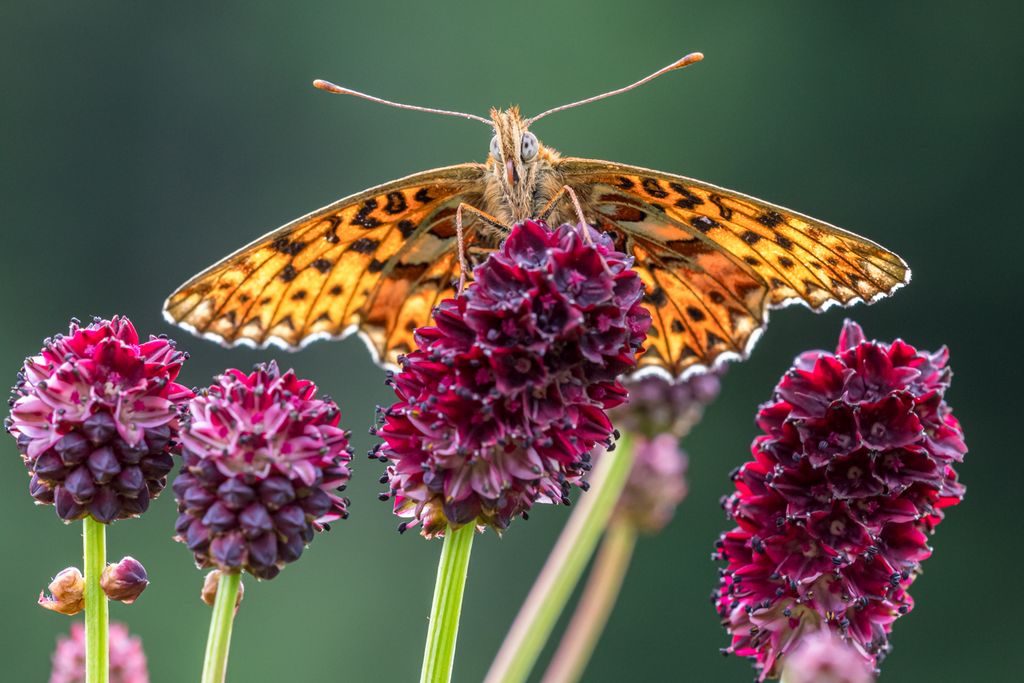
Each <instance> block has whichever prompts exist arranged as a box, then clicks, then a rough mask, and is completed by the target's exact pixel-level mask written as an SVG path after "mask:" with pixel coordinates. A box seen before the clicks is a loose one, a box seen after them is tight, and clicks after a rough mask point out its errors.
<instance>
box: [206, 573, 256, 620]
mask: <svg viewBox="0 0 1024 683" xmlns="http://www.w3.org/2000/svg"><path fill="white" fill-rule="evenodd" d="M220 575H221V571H220V570H219V569H214V570H213V571H212V572H210V573H209V574H207V575H206V578H205V579H204V580H203V592H202V593H201V594H200V597H201V598H202V599H203V602H205V603H206V604H207V605H209V606H210V607H213V603H214V602H215V601H216V600H217V586H219V585H220ZM244 594H245V584H244V583H242V582H241V581H239V582H238V596H237V597H236V598H235V611H236V612H237V611H238V606H239V605H241V604H242V596H243V595H244Z"/></svg>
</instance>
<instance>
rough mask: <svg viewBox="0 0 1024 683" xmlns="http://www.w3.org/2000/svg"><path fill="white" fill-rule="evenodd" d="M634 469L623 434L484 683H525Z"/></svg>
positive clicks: (605, 458)
mask: <svg viewBox="0 0 1024 683" xmlns="http://www.w3.org/2000/svg"><path fill="white" fill-rule="evenodd" d="M632 465H633V444H632V441H631V439H630V438H629V435H628V434H624V435H623V438H622V439H620V440H619V444H618V448H616V449H615V450H614V451H612V452H609V453H605V454H604V455H602V456H601V457H600V458H599V459H598V461H597V466H596V467H595V468H594V472H593V475H592V476H591V479H590V485H591V490H590V492H589V493H587V494H585V495H583V496H580V499H579V501H578V503H577V507H576V509H575V511H574V512H573V513H572V515H571V516H570V517H569V521H568V522H567V523H566V525H565V528H564V529H562V533H561V535H560V536H559V537H558V540H557V541H556V542H555V549H554V550H553V551H552V552H551V554H550V555H549V556H548V559H547V561H546V562H545V563H544V568H543V569H541V572H540V576H538V577H537V581H536V582H535V583H534V584H533V588H531V589H530V594H529V595H528V596H527V598H526V602H524V603H523V606H522V607H521V608H520V609H519V614H517V615H516V620H515V621H514V622H513V623H512V628H511V629H510V630H509V632H508V635H507V636H505V642H504V643H502V644H501V649H500V650H499V651H498V656H497V657H495V659H494V662H493V663H492V664H491V669H490V671H488V672H487V678H486V679H485V683H523V681H525V680H526V677H527V676H529V675H530V670H531V669H533V665H534V663H535V662H536V661H537V657H538V656H540V652H541V650H542V649H543V648H544V643H546V642H547V639H548V636H550V635H551V630H552V629H553V628H554V626H555V622H556V621H557V620H558V615H559V614H561V613H562V609H563V608H564V607H565V603H566V602H568V600H569V596H570V595H571V594H572V591H573V588H575V586H576V584H577V582H579V580H580V576H581V575H582V574H583V570H584V568H585V567H586V566H587V562H588V561H589V560H590V556H591V555H593V553H594V548H595V547H597V542H598V539H600V537H601V533H602V532H603V531H604V529H605V527H606V526H607V525H608V520H609V519H610V518H611V514H612V511H613V510H614V509H615V503H616V501H618V499H619V495H620V494H621V493H622V488H623V487H624V486H625V485H626V479H627V477H628V476H629V470H630V467H632Z"/></svg>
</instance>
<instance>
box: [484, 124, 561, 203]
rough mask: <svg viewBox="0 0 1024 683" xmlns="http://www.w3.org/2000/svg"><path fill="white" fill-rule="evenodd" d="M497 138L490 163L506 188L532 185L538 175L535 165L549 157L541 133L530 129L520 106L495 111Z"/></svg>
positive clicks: (489, 165)
mask: <svg viewBox="0 0 1024 683" xmlns="http://www.w3.org/2000/svg"><path fill="white" fill-rule="evenodd" d="M491 121H493V123H494V137H492V138H491V148H490V156H489V157H488V158H487V165H488V167H489V168H490V169H491V171H492V172H493V173H494V175H495V176H497V177H498V178H499V179H500V182H501V184H502V186H503V187H504V189H505V190H506V191H508V192H511V191H512V190H513V189H514V188H515V187H516V186H518V185H520V184H524V185H526V186H529V185H530V183H529V180H530V178H531V177H533V176H534V173H533V167H534V165H535V164H536V163H537V162H538V160H540V159H543V158H545V157H546V156H547V154H546V152H547V150H545V149H544V148H543V146H542V145H541V144H540V141H539V140H538V139H537V136H536V135H534V134H533V133H531V132H530V131H529V130H527V126H528V123H527V121H526V120H525V119H523V117H522V116H520V114H519V107H511V108H509V109H505V110H500V109H492V110H491Z"/></svg>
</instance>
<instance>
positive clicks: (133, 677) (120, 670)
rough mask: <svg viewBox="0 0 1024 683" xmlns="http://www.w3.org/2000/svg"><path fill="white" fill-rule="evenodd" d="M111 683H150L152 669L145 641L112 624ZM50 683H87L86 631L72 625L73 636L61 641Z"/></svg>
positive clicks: (54, 654) (82, 627) (55, 656)
mask: <svg viewBox="0 0 1024 683" xmlns="http://www.w3.org/2000/svg"><path fill="white" fill-rule="evenodd" d="M107 642H108V645H109V646H110V683H149V669H148V668H147V666H146V653H145V652H144V651H143V650H142V640H141V639H140V638H139V637H138V636H132V635H131V634H130V633H129V632H128V627H127V626H125V625H124V624H119V623H117V622H111V624H110V635H109V639H108V641H107ZM50 683H85V627H84V626H83V625H82V624H81V622H75V623H73V624H71V635H70V636H64V637H61V638H58V639H57V649H56V650H54V652H53V670H52V672H51V673H50Z"/></svg>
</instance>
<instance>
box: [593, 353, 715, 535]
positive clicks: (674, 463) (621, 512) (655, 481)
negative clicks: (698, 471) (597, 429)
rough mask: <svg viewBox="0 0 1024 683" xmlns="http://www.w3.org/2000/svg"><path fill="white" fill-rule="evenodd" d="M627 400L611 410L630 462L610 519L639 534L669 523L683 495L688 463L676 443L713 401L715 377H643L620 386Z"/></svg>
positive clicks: (713, 375) (684, 453) (686, 488)
mask: <svg viewBox="0 0 1024 683" xmlns="http://www.w3.org/2000/svg"><path fill="white" fill-rule="evenodd" d="M626 388H627V389H628V390H629V401H628V402H627V403H626V404H624V405H622V406H620V407H618V408H616V409H615V410H614V411H612V413H611V416H612V419H613V420H614V421H615V424H616V425H617V426H618V427H619V428H620V429H622V430H623V431H628V432H630V433H632V434H633V438H634V445H633V448H634V452H635V456H634V460H633V467H632V469H630V472H629V479H628V480H627V481H626V486H625V488H624V489H623V490H622V495H621V496H620V497H619V502H618V504H617V507H616V511H615V517H616V518H617V519H624V520H625V521H628V522H629V523H630V524H632V525H633V526H634V527H635V528H636V529H637V530H639V531H642V532H645V533H656V532H658V531H661V529H663V528H664V527H665V525H666V524H668V523H669V521H671V519H672V516H673V515H674V514H675V511H676V508H677V507H678V506H679V504H680V503H681V502H682V501H683V499H684V498H685V497H686V493H687V490H688V486H687V482H686V470H687V467H688V464H689V459H688V457H687V455H686V452H685V451H684V450H683V449H682V448H681V447H680V445H679V440H680V439H681V438H683V437H684V436H686V434H688V433H689V431H690V429H691V428H692V427H693V426H694V425H695V424H697V422H699V421H700V418H701V416H702V415H703V414H704V408H705V406H707V404H709V403H710V402H711V401H713V400H714V399H715V397H716V396H718V392H719V391H720V389H721V379H720V373H719V372H717V371H713V372H708V373H705V374H702V375H695V376H693V377H690V378H689V379H687V380H685V381H682V382H672V381H670V380H666V379H664V378H662V377H660V376H648V377H644V378H642V379H639V380H631V381H628V382H626Z"/></svg>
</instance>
